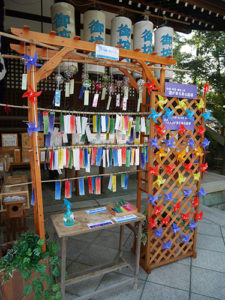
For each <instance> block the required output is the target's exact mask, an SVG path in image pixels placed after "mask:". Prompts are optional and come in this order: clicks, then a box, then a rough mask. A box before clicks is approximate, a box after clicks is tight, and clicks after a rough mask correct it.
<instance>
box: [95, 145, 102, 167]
mask: <svg viewBox="0 0 225 300" xmlns="http://www.w3.org/2000/svg"><path fill="white" fill-rule="evenodd" d="M102 152H103V148H98V150H97V155H96V166H98V167H100V165H101V159H102Z"/></svg>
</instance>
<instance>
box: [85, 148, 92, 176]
mask: <svg viewBox="0 0 225 300" xmlns="http://www.w3.org/2000/svg"><path fill="white" fill-rule="evenodd" d="M85 171H86V172H87V173H90V171H91V155H90V153H89V152H88V165H87V167H86V169H85Z"/></svg>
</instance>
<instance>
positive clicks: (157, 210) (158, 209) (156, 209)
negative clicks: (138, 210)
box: [153, 205, 163, 216]
mask: <svg viewBox="0 0 225 300" xmlns="http://www.w3.org/2000/svg"><path fill="white" fill-rule="evenodd" d="M162 209H163V206H162V205H161V206H155V209H154V212H153V214H154V215H157V216H159V215H160V214H161V211H162Z"/></svg>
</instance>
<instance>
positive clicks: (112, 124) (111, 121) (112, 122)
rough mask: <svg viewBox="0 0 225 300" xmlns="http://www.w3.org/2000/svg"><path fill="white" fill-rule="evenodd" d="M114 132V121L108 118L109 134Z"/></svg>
mask: <svg viewBox="0 0 225 300" xmlns="http://www.w3.org/2000/svg"><path fill="white" fill-rule="evenodd" d="M114 132H115V119H113V118H110V134H114Z"/></svg>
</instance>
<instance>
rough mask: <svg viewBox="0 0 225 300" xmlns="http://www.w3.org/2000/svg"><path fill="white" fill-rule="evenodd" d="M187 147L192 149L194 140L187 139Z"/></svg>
mask: <svg viewBox="0 0 225 300" xmlns="http://www.w3.org/2000/svg"><path fill="white" fill-rule="evenodd" d="M188 145H189V146H190V147H191V148H192V149H194V146H195V142H194V140H193V139H189V140H188Z"/></svg>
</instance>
